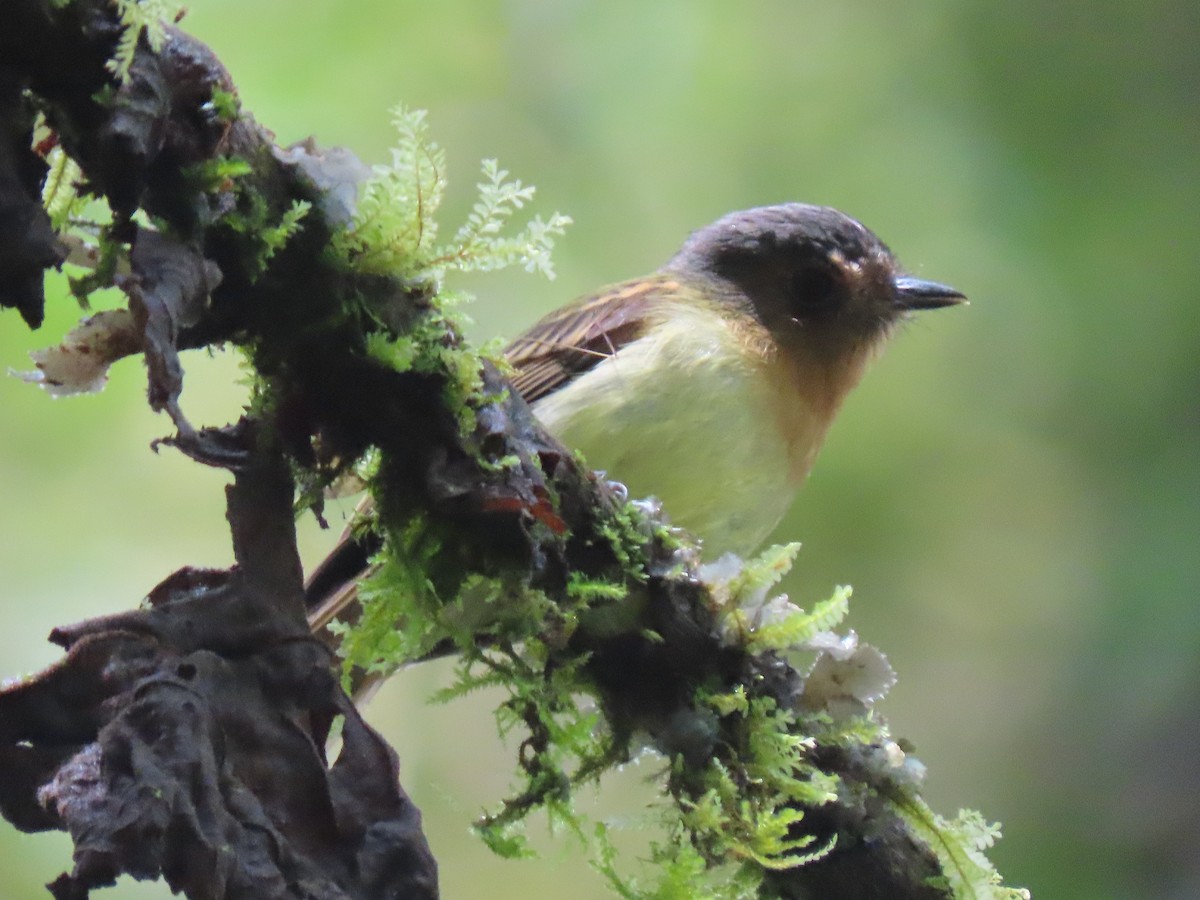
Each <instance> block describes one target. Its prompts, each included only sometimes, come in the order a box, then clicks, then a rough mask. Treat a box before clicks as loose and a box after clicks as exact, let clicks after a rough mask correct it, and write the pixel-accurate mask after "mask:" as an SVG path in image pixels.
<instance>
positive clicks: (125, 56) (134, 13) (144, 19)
mask: <svg viewBox="0 0 1200 900" xmlns="http://www.w3.org/2000/svg"><path fill="white" fill-rule="evenodd" d="M112 5H113V6H114V7H115V8H116V10H117V16H118V17H119V18H120V20H121V37H120V38H119V39H118V40H117V49H116V52H115V53H114V54H113V58H112V59H110V60H109V61H108V66H107V68H108V70H109V71H110V72H112V74H113V75H115V76H116V77H117V80H118V81H120V82H122V83H124V82H126V81H128V80H129V67H130V66H132V65H133V56H134V54H135V53H136V52H137V45H138V39H139V38H140V37H141V36H142V34H143V33H145V35H146V43H148V44H149V45H150V49H152V50H154V51H155V52H158V50H159V48H160V47H162V42H163V38H164V37H165V35H166V32H165V30H164V28H163V23H164V22H165V21H167V20H170V19H173V18H174V17H175V15H176V14H177V13H178V11H179V4H178V3H175V2H172V0H112Z"/></svg>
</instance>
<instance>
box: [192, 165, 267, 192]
mask: <svg viewBox="0 0 1200 900" xmlns="http://www.w3.org/2000/svg"><path fill="white" fill-rule="evenodd" d="M253 171H254V168H253V167H252V166H251V165H250V163H248V162H247V161H246V160H244V159H239V158H238V157H236V156H217V157H213V158H210V159H204V160H201V161H200V162H198V163H195V164H193V165H191V166H188V167H187V169H185V170H184V177H185V178H186V179H187V181H188V182H189V183H190V184H191V185H192V186H193V187H195V189H196V190H198V191H202V192H204V193H215V192H217V191H221V190H228V189H229V187H230V185H231V184H232V182H233V181H234V180H235V179H238V178H243V177H245V176H246V175H249V174H250V173H251V172H253Z"/></svg>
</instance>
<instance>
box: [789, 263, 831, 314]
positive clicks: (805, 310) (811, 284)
mask: <svg viewBox="0 0 1200 900" xmlns="http://www.w3.org/2000/svg"><path fill="white" fill-rule="evenodd" d="M840 291H841V282H840V280H839V278H838V277H837V275H836V274H835V273H834V272H833V270H832V269H830V268H829V267H828V266H822V265H807V266H804V267H803V268H801V269H800V270H799V271H797V272H796V274H795V275H794V276H793V277H792V303H793V304H794V307H793V309H794V311H795V314H796V315H797V316H798V317H799V318H806V317H809V316H819V315H821V314H823V313H831V312H834V311H835V310H836V309H837V306H838V298H839V295H840Z"/></svg>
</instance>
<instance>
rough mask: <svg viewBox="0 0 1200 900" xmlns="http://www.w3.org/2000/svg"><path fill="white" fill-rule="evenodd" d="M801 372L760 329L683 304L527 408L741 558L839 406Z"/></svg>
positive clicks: (634, 490) (712, 544)
mask: <svg viewBox="0 0 1200 900" xmlns="http://www.w3.org/2000/svg"><path fill="white" fill-rule="evenodd" d="M756 328H757V329H758V330H757V331H755V329H756ZM797 376H798V370H797V369H796V368H795V367H794V366H791V365H788V364H786V363H784V361H783V360H781V359H780V358H779V354H778V351H777V348H775V346H774V344H773V342H772V341H771V340H770V338H769V337H768V336H767V334H766V332H765V330H763V329H761V327H760V326H756V325H754V324H752V323H743V324H742V326H740V327H733V326H731V325H730V323H729V321H728V320H727V319H726V318H725V317H723V316H721V315H719V314H718V313H717V311H716V310H715V309H714V308H711V307H703V306H695V305H689V306H683V305H680V306H678V307H676V308H674V309H673V310H672V314H671V315H670V316H669V317H665V318H664V319H662V320H660V321H659V322H658V323H656V325H655V326H654V327H652V328H650V329H649V331H648V332H647V334H646V335H645V336H643V337H642V338H639V339H638V340H636V341H633V342H632V343H630V344H628V345H626V346H624V347H622V348H621V350H620V352H619V353H617V354H616V355H615V356H613V357H612V358H610V359H608V360H605V361H604V362H603V363H601V364H600V365H598V366H596V367H594V368H593V369H591V370H589V371H588V372H586V373H584V374H583V375H581V376H580V377H579V378H578V379H577V380H576V381H574V382H572V383H570V384H568V385H566V386H564V387H563V388H561V389H559V390H558V391H555V392H554V393H552V394H550V395H548V396H546V397H544V398H543V399H542V400H540V401H539V402H538V403H536V404H535V405H534V411H535V412H536V414H537V415H538V417H539V418H540V419H541V420H542V421H543V422H544V423H545V424H546V426H547V427H548V428H550V430H551V431H553V432H554V433H555V434H557V435H558V437H559V438H560V439H561V440H562V441H563V442H564V443H565V444H567V445H568V446H570V447H574V448H577V449H579V450H581V451H583V453H584V455H585V457H586V458H587V461H588V464H589V465H591V466H592V467H593V468H598V469H603V470H605V471H606V472H607V473H608V477H610V478H612V479H614V480H617V481H620V482H622V483H623V484H625V485H627V486H628V488H629V490H630V492H631V494H632V495H633V496H635V497H636V496H646V495H654V496H657V497H658V498H660V499H661V500H662V501H663V503H664V505H665V508H666V510H667V513H668V514H669V515H670V516H671V518H672V520H673V521H674V522H676V523H677V524H679V525H682V526H684V527H686V528H688V529H689V530H691V531H693V532H694V533H695V534H697V535H698V536H700V537H702V538H703V539H704V541H705V551H706V555H707V556H709V557H710V558H711V557H713V556H715V555H717V554H719V553H722V552H725V551H733V552H737V553H743V554H744V553H748V552H749V551H751V550H753V549H754V548H755V547H756V546H757V545H758V544H759V543H761V542H762V541H763V540H764V539H765V538H766V536H767V534H768V533H769V532H770V531H771V529H772V528H774V526H775V525H776V524H777V523H778V521H779V519H780V518H781V517H782V516H783V514H784V513H785V512H786V511H787V509H788V507H789V506H790V505H791V502H792V498H793V496H794V494H795V491H796V489H797V487H798V486H799V484H800V482H801V481H802V480H803V477H804V475H806V474H807V472H808V468H809V466H811V464H812V460H813V459H814V458H815V455H816V451H817V449H818V448H819V445H820V443H821V441H822V440H823V438H824V435H825V432H826V430H827V428H828V425H829V420H830V419H831V418H832V415H833V412H834V411H836V404H833V405H832V406H829V404H825V403H823V402H820V403H812V402H809V401H808V400H806V399H805V398H804V396H803V394H802V393H800V392H798V390H797V384H798V382H797V380H796V379H797Z"/></svg>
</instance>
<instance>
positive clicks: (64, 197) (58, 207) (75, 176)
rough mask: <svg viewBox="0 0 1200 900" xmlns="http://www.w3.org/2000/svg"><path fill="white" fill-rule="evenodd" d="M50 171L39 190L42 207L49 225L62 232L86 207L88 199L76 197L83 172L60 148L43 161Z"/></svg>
mask: <svg viewBox="0 0 1200 900" xmlns="http://www.w3.org/2000/svg"><path fill="white" fill-rule="evenodd" d="M46 162H47V163H48V164H49V166H50V171H49V172H47V173H46V183H45V185H44V186H43V187H42V206H44V207H45V209H46V213H47V214H48V215H49V216H50V225H51V227H53V228H54V230H55V231H57V232H62V231H65V230H66V229H67V228H68V227H69V226H70V224H71V222H72V220H73V219H75V218H77V217H78V216H79V215H80V213H81V212H82V211H83V208H84V207H85V206H86V205H87V202H88V201H87V198H86V197H81V196H80V195H79V182H80V180H81V179H82V178H83V171H82V170H81V169H80V168H79V164H78V163H77V162H75V160H73V159H71V157H69V156H68V155H67V154H66V153H65V152H64V151H63V149H62V148H61V147H55V148H54V149H53V150H51V151H50V154H49V155H48V156H47V158H46Z"/></svg>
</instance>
